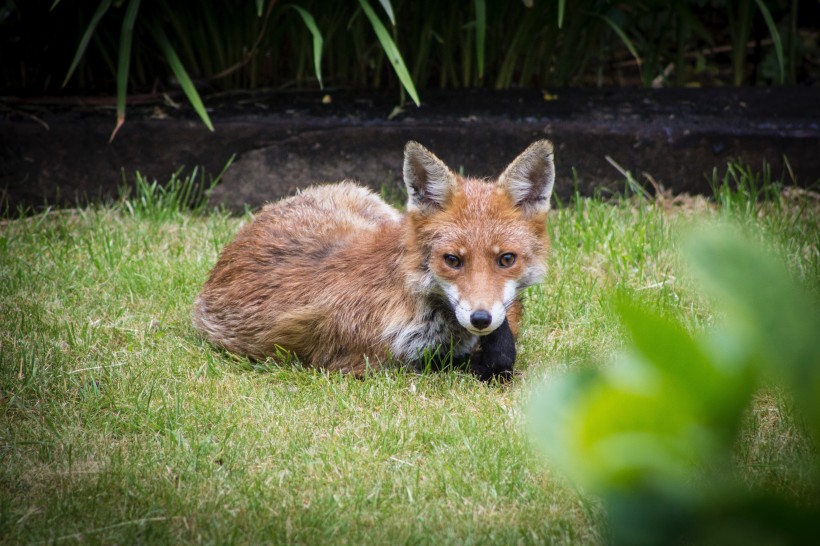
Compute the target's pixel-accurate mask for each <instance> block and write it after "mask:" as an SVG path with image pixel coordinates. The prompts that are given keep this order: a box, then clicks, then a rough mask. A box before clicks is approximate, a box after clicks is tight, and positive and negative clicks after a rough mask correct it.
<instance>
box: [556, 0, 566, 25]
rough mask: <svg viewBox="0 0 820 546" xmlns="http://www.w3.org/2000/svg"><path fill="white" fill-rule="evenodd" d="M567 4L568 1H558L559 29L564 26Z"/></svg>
mask: <svg viewBox="0 0 820 546" xmlns="http://www.w3.org/2000/svg"><path fill="white" fill-rule="evenodd" d="M566 4H567V0H558V28H561V27H562V26H563V24H564V8H565V7H566Z"/></svg>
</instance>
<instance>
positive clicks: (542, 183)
mask: <svg viewBox="0 0 820 546" xmlns="http://www.w3.org/2000/svg"><path fill="white" fill-rule="evenodd" d="M554 183H555V165H554V164H553V162H552V142H550V141H549V140H539V141H537V142H534V143H532V144H530V147H529V148H527V149H526V150H524V151H523V152H522V153H521V155H519V156H518V157H516V158H515V160H514V161H513V162H512V163H510V165H509V166H508V167H507V168H506V169H505V170H504V172H503V173H502V174H501V176H500V177H499V178H498V185H499V186H501V187H502V188H504V189H505V190H507V193H509V194H510V197H512V199H513V201H514V202H515V205H516V206H517V207H520V208H522V209H523V210H524V213H525V214H527V215H533V214H540V213H544V212H547V211H548V210H549V208H550V197H551V196H552V186H553V184H554Z"/></svg>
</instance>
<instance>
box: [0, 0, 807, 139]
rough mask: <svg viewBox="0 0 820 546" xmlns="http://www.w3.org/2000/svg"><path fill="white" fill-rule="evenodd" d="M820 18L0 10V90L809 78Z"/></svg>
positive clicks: (13, 1) (695, 11)
mask: <svg viewBox="0 0 820 546" xmlns="http://www.w3.org/2000/svg"><path fill="white" fill-rule="evenodd" d="M818 17H820V6H818V4H817V3H816V2H805V1H804V2H798V1H797V0H769V1H764V0H712V1H707V0H686V1H684V0H679V1H675V2H656V1H649V2H646V1H629V0H626V1H621V2H612V1H605V0H581V1H579V2H571V3H567V2H566V1H565V0H557V1H546V0H541V1H539V0H524V1H501V0H473V1H470V0H461V1H457V2H433V1H431V0H421V1H418V2H414V1H403V0H399V1H391V0H379V1H378V2H373V1H371V0H345V1H342V2H319V1H311V0H301V1H298V2H295V3H288V2H280V1H277V0H226V1H224V2H170V1H167V0H100V1H99V2H96V1H94V2H81V1H76V0H52V1H51V2H45V1H44V2H23V1H21V0H5V1H4V2H3V4H2V7H0V29H2V36H3V38H2V39H0V47H2V49H3V51H2V57H3V63H2V68H0V88H2V92H3V93H4V94H40V93H42V94H60V93H68V94H84V95H87V94H98V93H102V94H108V95H110V94H112V93H116V95H117V105H118V127H119V125H120V124H121V123H122V119H123V117H124V115H125V97H126V95H128V94H130V95H132V100H133V95H135V94H136V95H139V94H145V93H149V94H155V93H157V92H165V91H174V90H181V91H182V92H183V93H184V94H185V95H186V97H187V99H188V100H189V101H190V103H191V105H192V106H193V107H194V109H195V110H196V111H197V113H198V115H199V116H200V118H201V119H202V121H203V123H205V124H206V125H207V126H209V127H210V126H211V124H210V120H209V118H208V115H207V111H206V109H205V108H204V105H203V102H202V99H201V95H202V94H210V93H218V92H224V91H235V90H240V89H242V90H245V89H267V88H276V89H291V88H299V89H305V88H308V89H310V88H317V87H322V86H331V87H333V88H337V87H353V88H368V89H382V88H393V89H399V90H400V93H401V95H400V97H399V99H400V102H402V103H403V102H404V101H405V100H406V99H407V98H409V99H410V100H412V102H414V103H415V104H419V101H420V100H421V94H420V92H419V90H423V89H428V88H464V87H486V88H497V89H506V88H510V87H535V88H547V87H563V86H583V85H597V86H601V85H618V86H624V85H626V86H655V87H658V86H668V85H747V84H782V83H786V84H793V83H796V82H804V81H808V82H811V81H813V80H816V78H817V77H818V74H820V67H818V64H817V60H816V59H817V58H818V34H817V28H816V25H815V24H814V22H816V21H817V20H818Z"/></svg>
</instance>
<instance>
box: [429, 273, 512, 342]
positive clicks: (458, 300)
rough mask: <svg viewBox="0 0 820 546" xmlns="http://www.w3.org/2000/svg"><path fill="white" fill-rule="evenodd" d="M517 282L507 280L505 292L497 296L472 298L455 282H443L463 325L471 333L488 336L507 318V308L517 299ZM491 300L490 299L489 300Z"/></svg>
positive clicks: (458, 318) (457, 317)
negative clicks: (460, 289)
mask: <svg viewBox="0 0 820 546" xmlns="http://www.w3.org/2000/svg"><path fill="white" fill-rule="evenodd" d="M516 286H517V284H516V282H515V281H506V282H505V283H504V286H503V293H502V294H498V295H497V297H496V298H486V297H481V298H471V297H469V296H468V295H467V294H463V293H461V292H460V291H459V290H458V288H457V287H456V286H455V285H453V284H447V283H444V284H443V288H444V292H445V294H446V295H447V299H448V300H450V303H451V305H452V306H453V311H454V312H455V315H456V320H458V322H459V324H461V326H462V327H463V328H464V329H465V330H467V331H469V332H470V333H471V334H475V335H478V336H486V335H487V334H490V333H492V332H493V331H495V329H496V328H498V327H499V326H501V325H502V324H503V323H504V319H506V318H507V308H508V307H509V306H510V305H511V304H512V302H513V301H514V300H515V296H516V292H517V290H516ZM488 300H489V301H488ZM493 300H494V301H493Z"/></svg>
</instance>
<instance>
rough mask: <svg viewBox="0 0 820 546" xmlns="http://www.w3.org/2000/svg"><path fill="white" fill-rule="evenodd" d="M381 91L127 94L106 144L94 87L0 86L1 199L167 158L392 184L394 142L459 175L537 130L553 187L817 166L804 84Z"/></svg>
mask: <svg viewBox="0 0 820 546" xmlns="http://www.w3.org/2000/svg"><path fill="white" fill-rule="evenodd" d="M396 98H397V97H396V94H394V93H391V94H383V93H367V92H348V91H339V90H328V91H324V92H292V93H290V92H277V93H253V94H250V93H248V94H244V93H235V94H232V95H223V96H212V97H208V98H206V99H205V103H206V105H207V106H208V107H209V109H210V110H211V118H212V120H213V123H214V126H215V129H216V130H215V131H214V132H210V131H209V130H208V129H207V128H205V126H204V125H203V124H202V123H201V122H200V121H199V119H198V118H197V117H196V116H195V114H193V112H192V111H191V109H190V107H189V106H188V105H187V103H186V102H185V100H184V97H181V96H175V97H168V98H163V97H156V96H151V97H132V103H131V104H129V107H128V112H127V114H128V118H127V120H126V123H125V125H124V126H123V127H122V129H121V130H120V131H119V133H118V134H117V136H116V138H115V139H114V141H113V142H112V143H110V144H109V142H108V139H109V136H110V134H111V131H112V129H113V126H114V120H115V113H114V109H113V105H112V104H111V100H110V99H107V98H106V99H97V100H94V99H74V100H65V99H62V100H56V99H40V100H36V101H35V100H32V99H27V100H25V99H14V98H9V97H5V98H3V99H0V192H2V193H3V196H2V197H3V199H4V200H5V202H6V205H7V206H8V207H9V209H10V210H12V211H14V210H17V209H19V208H29V209H32V210H36V209H38V208H41V207H43V206H44V205H45V204H46V203H48V204H54V205H57V206H73V205H75V204H76V203H77V202H78V201H79V202H87V201H89V200H92V201H93V200H98V199H112V198H116V196H117V195H118V193H119V191H120V188H121V186H122V185H123V183H124V177H125V178H127V179H128V180H131V181H132V180H133V173H134V172H135V171H139V172H141V173H142V174H144V175H147V176H148V177H150V178H156V179H157V180H159V181H160V182H164V181H166V180H168V178H169V177H170V175H171V173H173V172H174V171H176V170H177V169H179V168H180V167H181V166H187V167H189V168H190V167H195V166H199V167H202V168H204V169H205V170H206V171H207V172H209V173H212V174H216V173H218V172H219V171H221V170H222V168H223V167H224V166H225V165H226V163H227V162H228V161H229V159H230V158H231V157H232V156H234V157H235V159H234V161H233V164H232V166H231V167H230V168H229V169H228V170H227V171H226V173H225V175H224V177H223V179H222V181H221V183H220V184H219V185H218V186H217V187H216V188H215V189H214V190H213V192H212V195H211V200H212V202H214V203H223V204H225V205H227V206H228V207H229V208H231V209H234V210H238V211H241V210H244V209H245V208H246V207H250V208H255V207H258V206H260V205H261V204H263V203H265V202H267V201H271V200H275V199H278V198H280V197H283V196H286V195H290V194H292V193H294V192H295V191H297V190H298V189H299V188H303V187H305V186H308V185H311V184H316V183H322V182H334V181H338V180H342V179H355V180H358V181H360V182H362V183H364V184H366V185H368V186H371V187H373V188H375V189H385V188H387V189H388V190H389V191H393V190H394V189H397V188H399V187H400V182H401V176H400V174H401V166H402V153H403V147H404V144H405V142H407V141H408V140H417V141H419V142H421V143H422V144H424V145H425V146H427V147H428V148H430V149H431V150H433V151H434V152H435V153H436V154H437V155H438V156H439V157H441V158H442V159H443V160H444V161H445V162H446V163H447V164H449V165H450V166H451V167H453V168H454V169H457V170H461V171H462V172H464V173H465V174H469V175H475V176H487V177H494V176H497V175H498V174H499V173H500V172H501V170H502V169H503V168H504V166H505V165H506V164H507V163H509V162H510V161H511V160H512V159H513V158H514V157H515V156H516V155H517V154H518V153H519V152H520V151H522V150H523V149H524V148H525V147H526V146H527V145H528V144H529V143H530V142H532V141H533V140H536V139H540V138H549V139H550V140H552V141H553V142H554V144H555V146H556V166H557V170H556V174H557V178H556V193H557V194H558V195H559V196H560V197H563V198H565V197H568V196H570V195H571V194H572V193H574V191H576V190H577V191H580V192H581V193H582V194H585V195H588V194H592V193H595V192H606V191H620V190H623V188H624V176H623V175H622V174H621V172H619V170H618V168H617V167H620V168H621V169H623V170H628V171H630V172H631V173H632V174H633V176H634V177H635V178H636V179H638V180H639V182H641V183H642V184H644V185H646V186H648V187H651V186H652V184H650V183H648V182H649V180H650V179H651V180H652V181H653V182H654V183H655V184H660V185H662V186H663V187H665V188H666V189H667V190H671V191H672V192H673V193H692V194H704V193H709V192H710V190H711V186H710V180H711V176H712V171H713V169H714V168H715V167H717V168H718V169H720V170H722V169H723V168H724V167H725V165H726V163H727V162H728V161H730V160H740V161H743V162H746V163H748V164H750V165H751V166H753V167H755V168H760V167H761V166H762V164H763V162H764V161H766V162H768V163H769V164H771V166H772V172H773V174H774V176H780V174H781V173H783V172H785V169H786V168H789V169H790V170H791V173H793V175H794V177H795V178H796V182H797V183H798V184H800V185H803V186H811V185H814V184H816V183H817V181H818V180H820V89H818V88H816V87H788V88H786V87H783V88H713V89H659V90H651V89H639V90H635V89H618V90H606V89H604V90H601V89H581V90H578V89H559V90H551V91H550V92H538V91H501V92H495V91H486V90H469V91H464V90H459V91H428V92H425V93H423V94H422V100H423V103H422V105H421V107H419V108H417V107H415V106H414V105H412V104H411V105H408V106H406V107H405V108H404V109H403V110H402V111H401V112H399V113H397V114H396V113H395V112H393V109H394V107H395V105H396V102H397V101H396ZM391 113H393V114H395V115H392V116H391ZM784 158H787V160H788V166H787V165H786V164H785V163H784ZM788 180H789V181H790V182H791V181H792V179H791V178H788Z"/></svg>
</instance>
